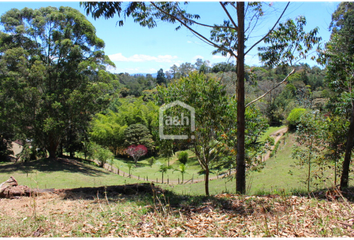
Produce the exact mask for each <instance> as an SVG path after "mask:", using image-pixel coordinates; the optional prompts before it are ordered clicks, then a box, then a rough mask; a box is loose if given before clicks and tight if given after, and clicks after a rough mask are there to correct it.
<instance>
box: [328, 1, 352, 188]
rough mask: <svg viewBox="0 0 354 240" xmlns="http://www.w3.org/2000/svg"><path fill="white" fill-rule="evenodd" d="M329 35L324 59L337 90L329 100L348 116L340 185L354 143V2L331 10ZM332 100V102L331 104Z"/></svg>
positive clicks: (346, 176) (343, 182) (330, 82)
mask: <svg viewBox="0 0 354 240" xmlns="http://www.w3.org/2000/svg"><path fill="white" fill-rule="evenodd" d="M330 29H332V34H331V39H330V41H329V42H328V43H327V44H326V51H325V52H324V54H323V57H324V61H323V63H325V64H327V80H328V81H327V83H328V85H329V87H330V88H331V89H332V90H333V91H334V92H335V93H336V95H335V96H334V98H333V99H332V101H331V105H332V106H333V107H334V109H335V110H336V112H337V113H339V114H340V115H341V116H345V115H347V116H348V119H350V125H349V130H348V133H347V140H346V150H345V156H344V161H343V168H342V169H343V171H342V177H341V183H340V186H341V188H342V189H343V188H346V187H348V180H349V166H350V161H351V154H352V149H353V144H354V92H353V90H352V86H353V84H354V39H353V34H354V3H352V2H342V3H340V4H339V6H338V8H337V10H336V11H335V12H334V13H333V14H332V22H331V24H330ZM333 103H335V104H333Z"/></svg>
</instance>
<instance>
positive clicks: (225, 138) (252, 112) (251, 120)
mask: <svg viewBox="0 0 354 240" xmlns="http://www.w3.org/2000/svg"><path fill="white" fill-rule="evenodd" d="M236 108H237V102H236V101H235V100H234V98H230V99H229V103H228V109H227V111H226V112H225V113H224V118H225V119H227V124H225V125H224V126H223V129H222V131H223V132H222V134H221V137H220V138H219V139H220V141H222V142H223V143H224V144H225V150H226V151H227V152H228V154H227V155H226V156H227V158H224V160H223V161H222V164H223V166H224V167H226V168H230V167H231V165H233V164H234V157H235V156H236V154H237V145H236V141H237V140H236V139H237V138H236V136H237V128H236V126H235V122H234V119H236V113H237V112H236ZM245 119H246V130H245V134H246V136H245V151H246V156H245V159H246V168H247V169H248V170H255V171H257V170H260V169H261V168H263V166H264V163H262V161H261V160H262V159H261V158H260V157H259V156H260V155H261V154H263V153H264V152H265V148H264V147H265V145H266V142H263V141H261V140H260V138H261V137H262V135H263V134H264V133H265V131H266V130H267V129H268V127H269V125H268V124H267V120H266V119H265V118H264V117H263V116H262V115H261V114H260V111H259V110H258V109H257V107H255V106H254V105H250V106H249V107H247V108H246V112H245Z"/></svg>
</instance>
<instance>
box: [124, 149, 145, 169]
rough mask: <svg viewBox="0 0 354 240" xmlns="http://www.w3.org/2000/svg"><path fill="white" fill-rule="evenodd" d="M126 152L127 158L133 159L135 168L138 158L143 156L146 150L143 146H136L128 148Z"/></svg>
mask: <svg viewBox="0 0 354 240" xmlns="http://www.w3.org/2000/svg"><path fill="white" fill-rule="evenodd" d="M126 152H127V154H128V155H129V156H131V157H132V158H133V159H134V162H135V166H136V165H137V163H138V160H139V158H141V157H142V156H145V155H146V154H147V152H148V150H147V148H146V147H145V146H144V145H138V146H134V145H131V146H130V147H128V148H127V150H126Z"/></svg>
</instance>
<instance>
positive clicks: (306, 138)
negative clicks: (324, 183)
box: [293, 112, 327, 192]
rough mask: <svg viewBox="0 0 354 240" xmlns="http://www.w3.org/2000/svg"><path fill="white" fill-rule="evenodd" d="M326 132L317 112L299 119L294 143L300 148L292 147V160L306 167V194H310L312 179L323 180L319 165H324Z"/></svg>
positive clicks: (309, 113) (321, 169)
mask: <svg viewBox="0 0 354 240" xmlns="http://www.w3.org/2000/svg"><path fill="white" fill-rule="evenodd" d="M326 130H327V129H326V127H325V124H324V121H323V119H322V116H317V112H314V113H311V112H308V113H306V114H304V115H303V116H302V117H301V122H300V123H299V125H298V129H297V131H296V135H297V138H296V142H297V143H299V144H300V145H301V147H300V146H295V147H294V151H293V158H295V159H297V160H298V161H299V162H298V164H299V165H300V166H304V165H307V177H306V181H305V183H306V184H307V191H308V192H310V186H311V182H312V180H313V179H318V180H322V178H323V170H324V168H321V165H323V163H324V158H323V154H322V151H323V150H324V149H325V147H326V145H327V144H326V142H325V141H324V136H325V132H326ZM314 164H316V165H317V166H318V170H316V169H313V165H314ZM316 165H315V166H316ZM311 173H312V174H311Z"/></svg>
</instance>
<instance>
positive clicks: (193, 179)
mask: <svg viewBox="0 0 354 240" xmlns="http://www.w3.org/2000/svg"><path fill="white" fill-rule="evenodd" d="M192 183H194V174H193V175H192Z"/></svg>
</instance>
